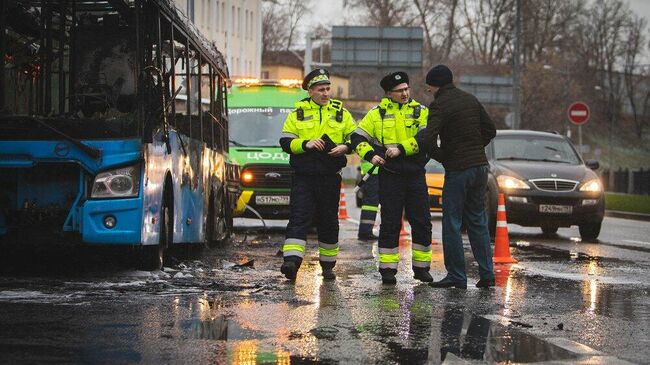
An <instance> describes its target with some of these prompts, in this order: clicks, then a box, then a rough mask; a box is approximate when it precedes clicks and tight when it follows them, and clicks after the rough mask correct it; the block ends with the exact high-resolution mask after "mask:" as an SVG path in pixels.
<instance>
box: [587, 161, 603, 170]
mask: <svg viewBox="0 0 650 365" xmlns="http://www.w3.org/2000/svg"><path fill="white" fill-rule="evenodd" d="M585 165H587V167H588V168H590V169H592V170H598V168H599V167H600V164H599V163H598V161H596V160H587V161H585Z"/></svg>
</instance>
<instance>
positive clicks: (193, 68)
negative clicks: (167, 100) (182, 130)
mask: <svg viewBox="0 0 650 365" xmlns="http://www.w3.org/2000/svg"><path fill="white" fill-rule="evenodd" d="M189 60H190V84H189V88H188V89H189V93H190V105H189V108H190V116H191V122H192V135H191V136H192V138H196V139H201V123H200V120H199V115H200V110H199V107H200V105H199V89H200V87H201V84H200V83H199V80H200V79H199V76H200V75H201V69H200V68H199V59H198V53H197V52H196V51H195V50H194V48H193V47H191V48H190V55H189Z"/></svg>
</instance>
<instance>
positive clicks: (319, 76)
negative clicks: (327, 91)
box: [302, 68, 330, 90]
mask: <svg viewBox="0 0 650 365" xmlns="http://www.w3.org/2000/svg"><path fill="white" fill-rule="evenodd" d="M329 83H330V73H329V72H328V71H327V70H326V69H324V68H317V69H315V70H313V71H312V72H310V73H308V74H307V76H305V78H304V79H303V80H302V88H303V89H304V90H307V89H309V88H310V87H312V86H314V85H318V84H329Z"/></svg>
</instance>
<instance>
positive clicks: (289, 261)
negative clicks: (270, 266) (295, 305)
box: [280, 256, 300, 281]
mask: <svg viewBox="0 0 650 365" xmlns="http://www.w3.org/2000/svg"><path fill="white" fill-rule="evenodd" d="M299 268H300V259H295V258H294V257H293V256H288V257H285V258H284V262H283V263H282V266H281V267H280V272H281V273H283V274H284V277H286V278H287V279H289V280H291V281H295V280H296V275H297V274H298V269H299Z"/></svg>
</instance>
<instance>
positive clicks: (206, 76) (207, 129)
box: [201, 63, 212, 146]
mask: <svg viewBox="0 0 650 365" xmlns="http://www.w3.org/2000/svg"><path fill="white" fill-rule="evenodd" d="M210 72H211V67H210V64H209V63H203V65H202V66H201V118H202V119H201V120H202V124H203V142H205V143H207V144H208V145H209V146H212V116H210V105H211V98H210V89H211V88H210Z"/></svg>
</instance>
